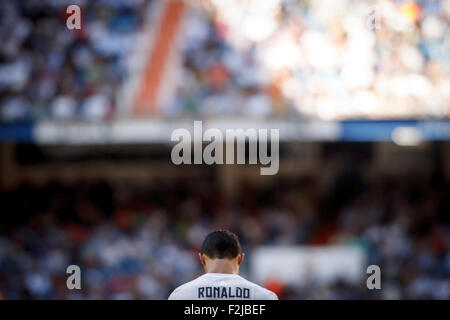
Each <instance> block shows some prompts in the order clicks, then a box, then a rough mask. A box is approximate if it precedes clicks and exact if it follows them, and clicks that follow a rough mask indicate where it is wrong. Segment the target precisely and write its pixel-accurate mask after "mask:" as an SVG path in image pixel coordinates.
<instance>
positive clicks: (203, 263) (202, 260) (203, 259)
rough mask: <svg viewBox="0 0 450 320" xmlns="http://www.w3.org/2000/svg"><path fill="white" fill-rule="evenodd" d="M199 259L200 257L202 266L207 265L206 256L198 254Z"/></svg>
mask: <svg viewBox="0 0 450 320" xmlns="http://www.w3.org/2000/svg"><path fill="white" fill-rule="evenodd" d="M198 257H199V259H200V262H201V263H202V265H206V261H205V257H204V255H203V254H202V253H201V252H199V253H198Z"/></svg>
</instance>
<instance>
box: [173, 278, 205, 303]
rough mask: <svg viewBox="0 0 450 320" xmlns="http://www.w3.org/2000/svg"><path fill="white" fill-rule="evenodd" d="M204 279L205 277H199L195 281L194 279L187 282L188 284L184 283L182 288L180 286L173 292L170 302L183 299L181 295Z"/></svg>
mask: <svg viewBox="0 0 450 320" xmlns="http://www.w3.org/2000/svg"><path fill="white" fill-rule="evenodd" d="M202 277H203V275H202V276H199V277H197V278H195V279H193V280H191V281H189V282H186V283H184V284H182V285H180V286H178V287H177V288H175V290H173V291H172V293H171V294H170V296H169V298H168V299H169V300H177V299H182V298H180V295H181V294H182V293H183V292H184V291H186V290H189V289H190V288H191V287H193V286H194V285H195V284H197V283H198V282H199V281H200V279H201V278H202Z"/></svg>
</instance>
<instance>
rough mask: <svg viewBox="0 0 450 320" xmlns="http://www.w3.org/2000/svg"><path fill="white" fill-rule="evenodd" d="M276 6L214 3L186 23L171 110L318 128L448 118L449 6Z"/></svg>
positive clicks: (428, 2) (430, 0) (426, 0)
mask: <svg viewBox="0 0 450 320" xmlns="http://www.w3.org/2000/svg"><path fill="white" fill-rule="evenodd" d="M278 2H279V1H275V0H274V1H267V2H264V4H265V5H262V4H261V3H260V2H258V1H254V2H251V1H250V2H246V1H244V2H242V1H234V0H232V1H220V0H216V1H214V0H213V1H212V3H214V4H215V6H214V7H213V8H214V9H213V10H197V11H195V12H194V13H192V14H191V15H189V18H188V19H187V22H186V26H185V28H184V30H185V31H184V32H185V34H183V36H182V39H183V44H184V45H183V52H184V54H183V56H184V72H183V76H182V77H180V85H179V87H180V92H179V96H178V100H177V101H176V103H175V108H173V110H175V111H177V110H178V111H180V110H181V112H197V113H198V114H202V115H223V114H243V115H247V116H252V117H254V116H260V117H265V116H289V115H291V114H300V115H303V116H306V117H312V118H319V119H326V120H327V119H344V118H358V117H359V118H404V117H419V118H421V117H431V118H434V117H448V116H449V115H450V102H449V101H450V32H449V21H450V1H448V0H443V1H435V0H422V1H389V0H388V1H351V0H344V1H296V0H285V1H281V2H280V6H276V5H274V6H273V7H271V6H270V3H275V4H277V3H278ZM243 3H244V4H248V5H247V6H246V5H244V4H243ZM211 11H212V12H214V14H211ZM272 20H273V27H272V28H271V27H270V26H271V22H272Z"/></svg>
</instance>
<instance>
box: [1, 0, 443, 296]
mask: <svg viewBox="0 0 450 320" xmlns="http://www.w3.org/2000/svg"><path fill="white" fill-rule="evenodd" d="M71 4H77V5H79V6H80V8H81V29H78V30H77V29H75V30H69V29H68V28H67V27H66V19H67V18H68V17H69V15H70V14H68V13H66V8H67V6H69V5H71ZM449 21H450V1H449V0H420V1H419V0H417V1H406V0H379V1H375V0H374V1H370V0H358V1H356V0H355V1H351V0H339V1H338V0H323V1H301V0H264V1H263V0H260V1H256V0H192V1H187V0H186V1H169V0H167V1H165V0H153V1H152V0H96V1H87V0H85V1H76V0H70V1H66V0H18V1H9V0H0V38H1V39H2V42H1V46H0V142H1V144H0V190H1V193H0V212H1V213H0V214H1V219H0V299H166V298H167V297H168V295H169V294H170V292H171V291H172V290H173V289H174V288H175V287H177V286H179V285H181V284H182V283H184V282H186V281H189V280H192V279H194V278H195V277H197V276H199V275H200V274H201V273H202V269H201V266H200V263H199V262H198V259H197V252H198V251H199V248H200V246H201V243H202V241H203V239H204V237H205V235H206V234H207V233H209V232H210V231H212V230H214V229H217V228H228V229H230V230H231V231H233V232H235V233H236V234H238V236H239V237H240V239H241V242H242V245H243V249H244V251H245V252H246V259H245V261H244V264H243V266H242V275H243V276H244V277H247V278H248V279H250V280H252V281H256V282H257V283H259V284H261V285H263V286H265V287H267V288H269V289H270V290H273V291H274V292H276V293H277V294H278V295H279V297H280V298H281V299H450V250H449V249H450V188H449V182H450V121H449V117H450V26H449ZM194 120H202V121H203V124H204V126H205V127H210V128H218V129H220V130H224V129H225V128H243V129H248V128H255V129H260V128H278V129H279V130H280V170H279V172H278V174H277V175H273V176H261V175H260V174H259V173H260V171H259V169H260V165H212V166H208V165H180V166H176V165H174V164H173V163H172V162H171V159H170V152H171V148H172V147H173V143H172V142H171V141H170V136H171V133H172V131H173V130H174V129H176V128H187V129H189V130H192V127H193V121H194ZM70 264H77V265H79V266H80V268H81V271H82V289H81V290H68V289H67V287H66V279H67V276H68V275H67V274H66V268H67V266H68V265H70ZM373 264H375V265H379V266H380V268H381V287H382V288H381V290H369V289H368V288H367V287H366V279H367V277H368V276H369V275H368V274H366V268H367V267H368V266H369V265H373Z"/></svg>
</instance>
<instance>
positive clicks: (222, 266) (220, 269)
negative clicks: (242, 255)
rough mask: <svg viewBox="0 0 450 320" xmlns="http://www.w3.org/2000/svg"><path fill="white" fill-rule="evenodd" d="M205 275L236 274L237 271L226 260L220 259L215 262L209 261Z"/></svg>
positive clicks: (231, 263) (234, 266) (232, 264)
mask: <svg viewBox="0 0 450 320" xmlns="http://www.w3.org/2000/svg"><path fill="white" fill-rule="evenodd" d="M205 271H206V273H229V274H238V272H239V269H238V268H236V265H235V264H234V263H233V262H231V261H228V260H225V259H220V260H217V261H211V262H210V264H209V265H208V268H207V270H205Z"/></svg>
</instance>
